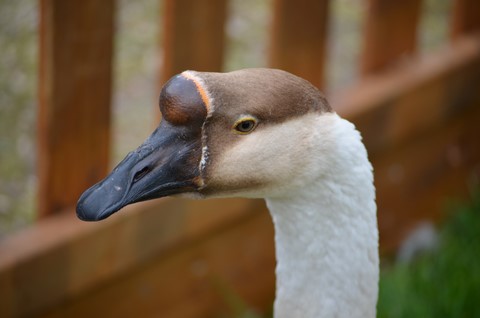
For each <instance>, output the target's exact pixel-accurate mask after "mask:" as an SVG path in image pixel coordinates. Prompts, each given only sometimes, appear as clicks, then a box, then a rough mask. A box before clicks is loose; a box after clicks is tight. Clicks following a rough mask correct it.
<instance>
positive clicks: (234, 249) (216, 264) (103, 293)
mask: <svg viewBox="0 0 480 318" xmlns="http://www.w3.org/2000/svg"><path fill="white" fill-rule="evenodd" d="M274 268H275V258H274V249H273V227H272V224H271V220H270V216H269V215H268V213H267V212H266V211H265V210H264V211H263V212H258V213H255V214H253V215H250V217H248V218H243V219H242V220H240V222H236V223H235V224H232V225H231V226H226V227H224V228H223V229H222V230H221V231H219V232H215V233H210V234H208V235H207V236H205V237H204V238H199V239H197V240H196V241H195V242H194V243H193V244H187V245H180V246H178V245H176V248H175V250H173V249H171V250H169V251H167V252H165V253H161V254H158V255H157V256H156V257H154V258H153V259H152V260H151V261H149V262H148V264H146V265H145V266H139V267H138V268H137V269H136V270H135V271H133V272H129V273H128V275H124V276H121V277H119V278H118V279H116V280H115V281H111V282H109V283H107V284H105V285H103V286H99V288H96V289H95V290H92V291H90V292H88V293H86V294H84V296H83V297H80V298H79V299H74V300H72V301H67V302H65V303H64V304H63V305H62V306H60V307H57V308H54V309H53V310H51V311H50V312H48V313H47V314H46V315H45V317H88V316H91V315H94V316H104V317H132V316H141V317H156V316H162V317H192V318H193V317H215V316H219V314H220V313H222V312H223V313H229V314H227V316H231V315H232V313H231V312H229V311H228V309H227V306H226V298H228V297H231V295H230V294H231V293H233V294H235V295H236V296H237V297H240V298H241V299H242V300H244V301H245V302H247V303H249V304H250V305H251V306H253V307H255V308H258V309H263V310H264V309H265V308H269V307H270V306H271V304H272V301H273V298H274V280H275V279H274ZM225 287H226V288H225ZM112 304H114V305H112Z"/></svg>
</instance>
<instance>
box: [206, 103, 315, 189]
mask: <svg viewBox="0 0 480 318" xmlns="http://www.w3.org/2000/svg"><path fill="white" fill-rule="evenodd" d="M321 116H322V115H319V114H317V113H310V114H306V115H304V116H301V117H297V118H294V119H292V120H289V121H286V122H283V123H279V124H272V125H270V126H266V127H261V126H259V127H258V129H257V130H255V131H253V132H252V133H251V134H249V135H244V136H240V137H239V138H242V140H241V141H239V142H236V143H235V144H234V145H233V146H231V147H230V148H229V147H228V145H225V148H224V153H223V155H222V156H221V157H220V158H218V159H217V158H216V159H215V164H214V166H213V167H212V170H211V171H210V175H211V179H212V181H214V182H215V184H217V185H220V186H221V185H222V184H226V185H231V184H242V183H245V182H246V180H252V179H254V180H255V181H256V182H258V183H260V187H261V188H264V190H265V191H267V192H268V191H270V190H271V189H269V188H270V187H272V186H274V187H282V185H286V184H287V183H288V184H291V183H292V182H297V180H302V176H303V175H304V174H308V171H306V170H308V167H309V166H311V165H310V164H309V163H310V161H311V160H312V159H311V158H310V156H308V154H307V153H306V152H309V151H310V149H311V148H312V146H313V145H314V143H313V138H314V137H315V136H314V132H315V130H316V129H315V127H312V126H316V125H318V120H317V119H318V118H319V117H321ZM299 177H300V178H299ZM255 191H257V193H258V191H259V190H258V189H256V190H255ZM261 194H262V195H263V194H265V193H263V192H262V193H261ZM240 195H247V196H248V193H246V194H244V193H240Z"/></svg>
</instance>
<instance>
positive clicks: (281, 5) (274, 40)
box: [269, 0, 329, 87]
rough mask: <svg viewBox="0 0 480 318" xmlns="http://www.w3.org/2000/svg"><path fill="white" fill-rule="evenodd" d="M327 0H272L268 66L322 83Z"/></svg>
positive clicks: (320, 85) (320, 84)
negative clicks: (272, 10)
mask: <svg viewBox="0 0 480 318" xmlns="http://www.w3.org/2000/svg"><path fill="white" fill-rule="evenodd" d="M328 3H329V1H328V0H302V1H290V0H275V1H274V15H273V29H272V34H271V43H270V63H269V64H270V66H271V67H274V68H279V69H283V70H286V71H288V72H291V73H293V74H296V75H298V76H300V77H303V78H305V79H307V80H308V81H310V82H311V83H312V84H314V85H316V86H317V87H322V86H323V81H324V79H323V77H324V64H325V44H326V38H327V19H328V7H329V5H328Z"/></svg>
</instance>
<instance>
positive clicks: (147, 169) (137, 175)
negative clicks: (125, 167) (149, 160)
mask: <svg viewBox="0 0 480 318" xmlns="http://www.w3.org/2000/svg"><path fill="white" fill-rule="evenodd" d="M150 170H151V169H150V167H148V166H147V167H144V168H142V170H140V171H138V172H137V173H135V175H134V176H133V183H136V182H138V181H140V180H141V179H142V178H143V177H145V176H146V175H147V174H148V173H149V172H150Z"/></svg>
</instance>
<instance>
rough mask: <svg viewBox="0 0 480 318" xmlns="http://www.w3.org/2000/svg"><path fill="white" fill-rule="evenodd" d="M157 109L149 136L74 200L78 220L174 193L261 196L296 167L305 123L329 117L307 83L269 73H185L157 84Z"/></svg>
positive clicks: (305, 136)
mask: <svg viewBox="0 0 480 318" xmlns="http://www.w3.org/2000/svg"><path fill="white" fill-rule="evenodd" d="M159 106H160V111H161V112H162V121H161V123H160V125H159V127H158V128H157V129H156V130H155V131H154V132H153V134H152V135H151V136H150V137H149V138H148V139H147V140H146V141H145V142H144V143H143V144H142V145H141V146H140V147H139V148H138V149H137V150H135V151H133V152H131V153H129V154H128V155H127V157H126V158H125V159H124V160H123V161H122V162H121V163H120V164H119V165H118V166H117V167H116V168H115V169H114V170H113V172H112V173H111V174H110V175H109V176H108V177H107V178H105V179H104V180H103V181H101V182H99V183H98V184H96V185H94V186H93V187H92V188H90V189H88V190H87V191H86V192H85V193H84V194H83V195H82V196H81V198H80V200H79V202H78V204H77V214H78V216H79V217H80V218H81V219H83V220H100V219H103V218H106V217H108V216H109V215H111V214H112V213H114V212H116V211H118V210H119V209H121V208H122V207H123V206H125V205H127V204H130V203H134V202H138V201H144V200H149V199H153V198H159V197H163V196H167V195H174V194H185V193H187V194H190V195H192V194H193V195H194V196H197V197H208V196H238V195H241V196H259V197H261V196H264V195H265V194H266V192H268V191H267V190H266V189H272V187H273V185H274V184H278V183H282V182H287V181H288V179H289V178H291V177H292V175H294V174H295V173H296V171H295V166H298V165H301V164H302V162H301V157H305V156H304V155H302V154H300V153H298V151H296V147H297V146H298V145H301V144H304V145H303V146H304V147H303V149H305V150H307V151H308V145H309V143H308V140H309V139H310V138H312V136H311V132H310V131H309V129H308V127H309V125H310V124H311V123H309V120H310V119H311V118H313V117H315V116H318V115H321V114H323V113H326V112H332V110H331V108H330V106H329V105H328V103H327V101H326V100H325V98H324V96H323V95H322V94H321V93H320V92H319V91H318V90H317V89H316V88H315V87H313V86H312V85H311V84H310V83H308V82H307V81H305V80H303V79H301V78H299V77H296V76H294V75H292V74H289V73H287V72H284V71H280V70H274V69H246V70H240V71H235V72H230V73H202V72H194V71H186V72H183V73H181V74H179V75H176V76H174V77H173V78H172V79H170V81H169V82H168V83H166V84H165V86H164V87H163V89H162V92H161V94H160V100H159ZM292 135H293V136H292ZM269 191H270V190H269Z"/></svg>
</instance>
